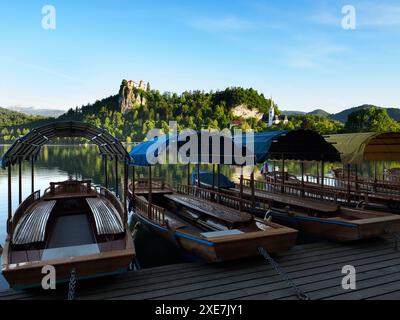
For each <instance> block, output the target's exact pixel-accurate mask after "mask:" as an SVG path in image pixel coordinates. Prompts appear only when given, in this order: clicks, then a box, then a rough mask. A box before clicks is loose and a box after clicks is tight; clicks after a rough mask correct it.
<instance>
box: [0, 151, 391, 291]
mask: <svg viewBox="0 0 400 320" xmlns="http://www.w3.org/2000/svg"><path fill="white" fill-rule="evenodd" d="M8 147H9V146H4V145H3V146H0V156H2V155H3V154H4V153H5V152H6V150H7V149H8ZM127 149H128V151H130V149H131V147H130V146H128V147H127ZM273 165H274V163H273V162H270V167H271V168H272V167H273ZM275 166H277V167H280V162H275ZM340 166H341V165H340V164H326V167H325V168H326V171H325V172H326V173H327V175H329V172H330V170H331V169H332V168H333V167H340ZM285 167H286V168H287V170H288V171H289V172H291V173H293V174H295V175H297V176H300V175H301V169H300V164H299V163H297V162H289V161H288V162H286V163H285ZM392 167H399V164H398V163H395V162H392V163H390V162H382V163H379V164H378V172H382V171H383V169H384V168H392ZM103 168H104V163H103V160H102V158H101V156H100V154H99V152H98V149H97V147H96V146H44V147H43V148H42V150H41V153H40V155H39V158H38V161H37V163H36V165H35V190H39V189H40V190H41V191H42V192H43V191H44V190H45V189H46V188H48V186H49V183H50V182H51V181H63V180H67V179H68V178H69V177H71V176H72V177H74V178H80V179H82V178H83V179H85V178H86V179H92V181H93V183H95V184H103V185H104V181H105V177H104V175H103ZM201 169H202V170H210V171H211V170H212V167H211V166H210V165H208V166H207V165H203V166H201ZM259 169H260V168H258V169H257V171H256V178H259V179H260V174H259ZM30 170H31V169H30V165H29V163H27V162H24V163H23V166H22V174H23V178H22V181H23V188H22V191H23V199H25V198H26V197H27V196H28V195H29V194H30V191H31V179H30V174H31V171H30ZM305 171H306V172H307V173H309V174H312V175H315V174H316V173H317V172H318V167H317V165H316V164H315V163H308V164H306V166H305ZM360 171H361V172H362V174H363V175H368V176H372V175H373V172H374V166H373V164H372V163H366V164H364V165H363V166H362V167H361V168H360ZM221 172H222V173H223V174H225V175H226V176H228V177H230V178H231V179H237V177H238V175H239V174H240V170H239V169H237V168H230V167H228V166H222V167H221ZM12 174H13V178H12V208H13V211H14V210H15V209H16V208H17V206H18V168H17V166H15V167H14V168H13V170H12ZM136 174H137V176H139V177H147V169H146V168H137V169H136ZM245 174H249V172H247V173H245ZM118 176H119V179H118V184H119V189H120V190H122V182H123V167H122V166H121V165H120V166H119V167H118ZM154 176H155V177H160V178H164V179H165V180H166V181H167V182H168V183H169V184H170V185H172V186H176V185H177V184H178V183H186V181H187V167H186V166H182V165H163V166H156V167H155V168H154ZM114 180H115V168H114V163H113V162H110V161H109V162H108V181H109V188H110V189H111V190H114V188H115V183H114ZM6 219H7V171H6V170H2V169H0V244H2V245H3V244H4V240H5V237H6ZM136 250H137V254H138V257H139V262H140V263H141V265H142V266H143V267H150V266H155V265H162V264H165V263H173V262H179V261H180V256H179V253H178V252H176V251H175V248H171V246H170V245H169V244H168V243H164V242H163V241H162V240H160V239H157V238H155V237H153V236H152V234H150V233H149V232H148V231H147V230H145V229H140V231H139V233H138V235H137V239H136ZM1 287H4V280H2V279H1V277H0V288H1Z"/></svg>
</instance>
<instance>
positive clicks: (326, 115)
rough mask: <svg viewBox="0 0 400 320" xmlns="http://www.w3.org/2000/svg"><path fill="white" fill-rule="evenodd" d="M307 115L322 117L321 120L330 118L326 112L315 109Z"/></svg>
mask: <svg viewBox="0 0 400 320" xmlns="http://www.w3.org/2000/svg"><path fill="white" fill-rule="evenodd" d="M307 114H309V115H312V116H318V117H323V118H329V117H330V116H331V114H330V113H328V112H326V111H325V110H322V109H316V110H314V111H311V112H309V113H307Z"/></svg>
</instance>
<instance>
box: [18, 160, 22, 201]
mask: <svg viewBox="0 0 400 320" xmlns="http://www.w3.org/2000/svg"><path fill="white" fill-rule="evenodd" d="M18 200H19V204H21V203H22V159H21V158H18Z"/></svg>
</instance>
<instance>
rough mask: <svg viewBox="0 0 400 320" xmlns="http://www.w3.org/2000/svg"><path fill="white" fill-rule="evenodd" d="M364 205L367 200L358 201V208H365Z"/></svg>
mask: <svg viewBox="0 0 400 320" xmlns="http://www.w3.org/2000/svg"><path fill="white" fill-rule="evenodd" d="M364 205H365V201H364V200H360V201H359V202H357V205H356V208H357V209H364Z"/></svg>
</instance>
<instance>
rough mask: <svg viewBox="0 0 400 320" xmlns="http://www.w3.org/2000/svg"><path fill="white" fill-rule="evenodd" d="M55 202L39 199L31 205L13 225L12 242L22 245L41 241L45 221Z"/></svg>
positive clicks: (44, 231) (43, 237)
mask: <svg viewBox="0 0 400 320" xmlns="http://www.w3.org/2000/svg"><path fill="white" fill-rule="evenodd" d="M55 204H56V200H51V201H41V202H39V203H38V204H36V205H35V206H33V207H31V208H30V209H29V211H28V212H27V213H26V214H25V215H24V216H23V217H22V218H21V220H20V221H19V222H18V224H17V226H16V227H15V231H14V234H13V240H12V241H13V244H15V245H23V244H30V243H36V242H43V241H44V239H45V233H46V225H47V221H48V220H49V216H50V213H51V211H52V210H53V208H54V206H55Z"/></svg>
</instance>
